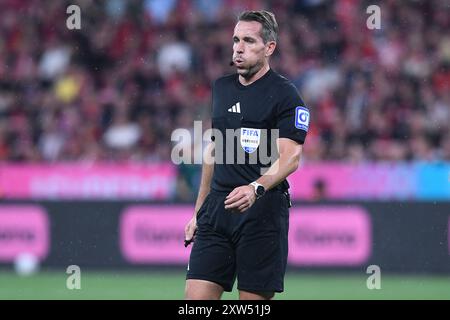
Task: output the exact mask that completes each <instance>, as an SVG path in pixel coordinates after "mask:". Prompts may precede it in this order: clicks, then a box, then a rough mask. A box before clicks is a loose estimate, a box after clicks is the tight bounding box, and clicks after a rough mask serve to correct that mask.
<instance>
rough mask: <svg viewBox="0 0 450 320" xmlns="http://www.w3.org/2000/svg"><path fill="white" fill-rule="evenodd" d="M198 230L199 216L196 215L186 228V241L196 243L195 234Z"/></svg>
mask: <svg viewBox="0 0 450 320" xmlns="http://www.w3.org/2000/svg"><path fill="white" fill-rule="evenodd" d="M196 229H197V215H194V216H193V217H192V219H191V220H189V222H188V223H187V224H186V226H185V227H184V239H185V240H192V241H194V233H195V230H196Z"/></svg>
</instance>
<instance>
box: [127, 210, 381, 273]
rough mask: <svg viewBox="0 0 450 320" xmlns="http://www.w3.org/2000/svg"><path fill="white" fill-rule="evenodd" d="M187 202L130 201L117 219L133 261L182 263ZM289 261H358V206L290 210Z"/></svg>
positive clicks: (366, 224) (363, 241)
mask: <svg viewBox="0 0 450 320" xmlns="http://www.w3.org/2000/svg"><path fill="white" fill-rule="evenodd" d="M193 209H194V208H193V207H190V206H156V205H155V206H154V205H145V206H131V207H128V208H127V209H125V211H124V212H123V214H122V217H121V221H120V248H121V252H122V254H123V256H124V257H125V259H126V260H127V261H129V262H131V263H136V264H170V263H180V264H187V262H188V259H189V253H190V248H191V247H188V248H185V247H184V246H183V240H184V226H185V224H186V223H187V221H188V220H189V219H190V218H191V217H192V212H193ZM289 228H290V231H289V264H291V265H316V266H317V265H323V266H330V265H331V266H332V265H336V266H339V265H361V264H364V263H365V262H366V261H367V259H368V258H369V257H370V254H371V245H372V239H371V222H370V218H369V215H368V213H367V212H366V211H365V210H364V209H363V208H360V207H356V206H355V207H353V206H352V207H348V206H345V207H341V206H334V207H333V206H331V207H330V206H327V207H298V208H295V209H293V210H291V212H290V226H289Z"/></svg>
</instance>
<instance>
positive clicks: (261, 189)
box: [256, 186, 265, 196]
mask: <svg viewBox="0 0 450 320" xmlns="http://www.w3.org/2000/svg"><path fill="white" fill-rule="evenodd" d="M264 192H265V190H264V187H263V186H258V188H256V194H257V195H258V196H262V195H264Z"/></svg>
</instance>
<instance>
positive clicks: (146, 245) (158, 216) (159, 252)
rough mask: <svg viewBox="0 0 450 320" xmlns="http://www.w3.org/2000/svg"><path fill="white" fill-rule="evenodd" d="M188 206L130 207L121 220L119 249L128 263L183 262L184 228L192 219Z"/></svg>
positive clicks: (185, 254) (186, 253)
mask: <svg viewBox="0 0 450 320" xmlns="http://www.w3.org/2000/svg"><path fill="white" fill-rule="evenodd" d="M193 212H194V207H189V206H132V207H129V208H128V209H126V210H125V211H124V213H123V214H122V218H121V221H120V248H121V251H122V254H123V256H124V257H125V258H126V259H127V260H128V261H129V262H131V263H186V264H187V262H188V259H189V253H190V251H191V246H189V247H187V248H185V247H184V226H185V225H186V223H187V222H188V221H189V219H190V218H191V217H192V214H193Z"/></svg>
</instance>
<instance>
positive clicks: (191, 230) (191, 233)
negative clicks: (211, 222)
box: [185, 227, 195, 240]
mask: <svg viewBox="0 0 450 320" xmlns="http://www.w3.org/2000/svg"><path fill="white" fill-rule="evenodd" d="M194 234H195V228H194V227H189V229H188V231H187V232H186V233H185V239H186V240H190V239H192V238H193V237H194Z"/></svg>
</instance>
